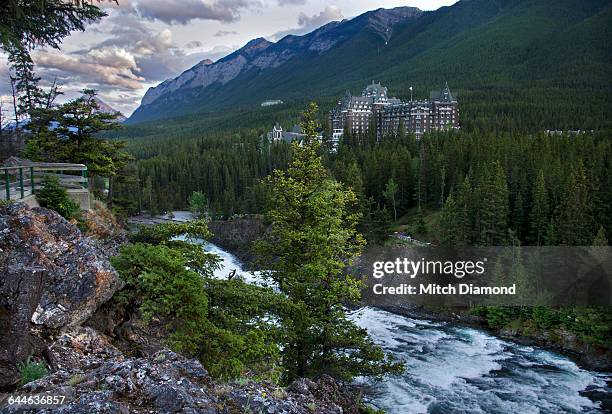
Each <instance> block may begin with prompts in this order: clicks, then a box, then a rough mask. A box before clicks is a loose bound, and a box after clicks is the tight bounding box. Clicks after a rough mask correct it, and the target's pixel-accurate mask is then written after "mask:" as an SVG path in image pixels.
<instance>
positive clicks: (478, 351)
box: [205, 244, 612, 414]
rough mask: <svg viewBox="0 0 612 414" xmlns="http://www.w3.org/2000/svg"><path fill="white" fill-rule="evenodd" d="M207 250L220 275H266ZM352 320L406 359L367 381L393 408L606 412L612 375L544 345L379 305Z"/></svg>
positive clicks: (393, 413) (392, 412)
mask: <svg viewBox="0 0 612 414" xmlns="http://www.w3.org/2000/svg"><path fill="white" fill-rule="evenodd" d="M205 249H206V250H207V251H210V252H212V253H216V254H218V255H219V256H220V257H221V259H222V260H223V262H222V266H221V268H220V269H219V270H217V271H216V272H215V276H216V277H219V278H227V276H228V274H229V273H230V272H231V271H232V270H233V269H236V270H237V273H238V274H242V275H243V277H244V278H245V280H246V281H247V282H249V283H259V282H260V280H259V279H258V276H257V274H256V273H255V274H252V273H248V272H244V271H243V270H242V268H241V265H240V262H239V260H238V259H237V258H236V257H234V256H233V255H232V254H230V253H228V252H227V251H225V250H223V249H221V248H219V247H218V246H215V245H213V244H206V245H205ZM351 319H353V320H354V321H355V322H356V323H357V324H359V325H360V326H361V327H363V328H365V329H367V330H368V332H369V334H370V336H371V337H372V339H373V340H374V341H375V342H376V343H378V344H379V345H380V346H382V347H383V349H385V350H386V351H387V352H390V353H392V354H393V355H394V356H395V357H396V358H397V359H401V360H403V361H405V363H406V369H407V370H406V373H405V374H403V375H399V376H394V377H386V378H384V380H382V381H378V382H376V383H370V384H368V386H367V389H368V399H369V400H370V402H371V403H372V404H374V405H375V406H377V407H379V408H382V409H383V410H385V412H386V413H388V414H411V413H415V414H416V413H445V414H446V413H470V414H471V413H508V414H519V413H520V414H527V413H600V412H606V409H605V408H603V403H602V402H601V401H600V400H607V401H608V404H609V403H610V399H611V398H612V397H611V396H612V391H611V390H610V388H609V387H608V385H607V384H608V383H609V381H610V380H611V379H612V377H611V376H610V375H606V374H601V373H595V372H590V371H586V370H583V369H580V368H579V367H578V366H577V365H576V364H575V363H574V362H572V361H571V360H570V359H568V358H566V357H564V356H562V355H559V354H556V353H553V352H550V351H547V350H544V349H540V348H537V347H531V346H524V345H518V344H515V343H512V342H508V341H503V340H500V339H498V338H496V337H494V336H492V335H489V334H488V333H485V332H483V331H480V330H477V329H472V328H466V327H462V326H457V325H455V324H452V323H446V322H434V321H428V320H423V319H412V318H408V317H405V316H401V315H396V314H392V313H389V312H386V311H384V310H382V309H377V308H370V307H364V308H361V309H358V310H356V311H354V312H352V313H351ZM606 405H607V404H606ZM608 408H609V407H608Z"/></svg>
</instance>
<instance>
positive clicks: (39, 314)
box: [0, 203, 123, 387]
mask: <svg viewBox="0 0 612 414" xmlns="http://www.w3.org/2000/svg"><path fill="white" fill-rule="evenodd" d="M0 275H1V279H0V326H2V336H0V387H7V386H11V385H14V384H15V383H16V382H17V381H18V379H19V373H18V370H17V365H16V364H17V363H18V362H20V361H24V360H25V359H26V358H27V357H28V356H29V355H30V354H32V353H36V352H40V351H41V349H40V347H41V346H43V345H41V344H40V340H39V338H40V336H47V335H52V333H53V332H55V331H56V330H59V329H61V328H65V327H69V326H75V325H78V324H80V323H82V322H84V321H85V320H86V319H87V318H88V317H90V316H91V315H92V314H93V313H94V312H95V310H96V309H97V308H98V306H99V305H100V304H102V303H104V302H105V301H107V300H108V299H110V297H111V296H112V295H113V293H114V292H115V291H116V290H117V289H119V288H121V286H122V285H123V283H122V282H121V280H120V279H119V277H118V275H117V273H116V272H115V270H114V269H113V268H112V267H111V265H110V263H109V261H108V258H107V257H106V256H105V255H104V254H103V253H102V252H101V251H100V250H99V249H98V248H97V247H95V245H94V244H93V243H92V242H91V240H90V239H89V238H87V237H84V236H83V235H82V234H81V232H80V231H79V229H78V228H77V227H76V226H75V225H73V224H71V223H69V222H68V221H66V220H65V219H64V218H63V217H61V216H60V215H59V214H57V213H56V212H54V211H51V210H47V209H43V208H35V209H30V208H29V207H27V206H26V205H25V204H22V203H16V204H8V205H4V206H0ZM34 331H36V332H37V334H36V335H34V334H33V332H34ZM43 348H44V346H43ZM49 358H52V357H49Z"/></svg>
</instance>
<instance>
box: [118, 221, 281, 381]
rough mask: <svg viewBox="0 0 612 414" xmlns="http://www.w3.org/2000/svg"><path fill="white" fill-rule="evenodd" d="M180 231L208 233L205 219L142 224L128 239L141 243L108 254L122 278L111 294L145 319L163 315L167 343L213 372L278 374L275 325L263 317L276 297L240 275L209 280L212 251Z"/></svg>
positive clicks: (219, 375) (224, 374) (227, 376)
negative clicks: (119, 288) (120, 286)
mask: <svg viewBox="0 0 612 414" xmlns="http://www.w3.org/2000/svg"><path fill="white" fill-rule="evenodd" d="M182 233H189V234H191V235H208V234H209V233H208V230H207V228H206V224H205V223H204V222H192V223H184V224H177V223H171V224H162V225H158V226H151V227H147V228H143V229H141V231H140V232H139V233H138V234H137V235H135V236H134V237H133V240H139V242H137V243H134V244H130V245H126V246H124V247H123V248H122V249H121V252H120V254H119V255H118V256H116V257H114V258H112V259H111V260H112V264H113V266H114V267H115V269H116V270H117V271H118V272H119V274H120V276H121V278H122V279H123V280H124V281H125V283H126V284H125V287H124V288H123V290H122V291H121V292H119V293H118V294H116V295H115V300H117V301H119V302H122V303H123V304H125V305H126V307H127V308H131V309H138V310H139V311H140V312H141V314H142V316H143V318H144V319H145V320H146V321H151V320H152V319H153V318H154V317H155V318H156V319H158V320H160V321H162V322H163V323H164V324H165V325H166V328H167V330H168V332H170V334H169V336H168V338H167V342H168V345H169V346H170V347H171V348H172V349H173V350H175V351H177V352H181V353H184V354H187V355H189V356H192V357H197V358H198V359H199V360H200V361H201V362H202V364H203V365H204V366H205V367H206V369H208V371H209V372H210V373H211V375H213V376H215V377H217V378H222V379H230V378H236V377H239V376H241V375H244V374H245V373H246V372H249V373H251V374H254V375H259V376H262V377H265V378H266V379H270V380H276V379H278V376H279V375H278V370H277V367H278V358H279V349H278V346H277V343H278V340H277V338H276V337H275V335H276V328H275V326H274V325H273V324H272V323H271V322H270V321H269V318H267V316H268V313H271V312H273V311H274V306H275V303H276V302H278V300H279V299H278V298H279V296H278V295H277V294H275V293H274V292H273V291H272V290H271V289H265V288H261V287H257V286H250V285H247V284H245V283H244V282H243V281H241V280H237V279H233V280H215V279H213V278H212V276H213V271H214V270H215V268H216V267H217V266H218V257H217V256H216V255H213V254H210V253H206V252H204V251H203V250H202V247H201V246H200V245H195V244H191V243H189V242H187V241H185V240H176V239H174V238H175V237H176V236H177V235H179V234H182ZM143 240H146V241H148V243H144V242H142V241H143ZM150 242H155V243H158V244H151V243H150Z"/></svg>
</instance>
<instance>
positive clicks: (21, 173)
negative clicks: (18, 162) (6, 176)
mask: <svg viewBox="0 0 612 414" xmlns="http://www.w3.org/2000/svg"><path fill="white" fill-rule="evenodd" d="M19 190H20V192H21V198H24V197H25V192H24V188H23V167H19Z"/></svg>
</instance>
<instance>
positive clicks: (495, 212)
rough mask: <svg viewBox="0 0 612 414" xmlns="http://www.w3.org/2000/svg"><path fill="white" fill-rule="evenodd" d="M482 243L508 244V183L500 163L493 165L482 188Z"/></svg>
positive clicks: (490, 244)
mask: <svg viewBox="0 0 612 414" xmlns="http://www.w3.org/2000/svg"><path fill="white" fill-rule="evenodd" d="M481 196H482V207H481V209H480V220H481V234H480V243H481V244H483V245H488V246H501V245H504V244H505V243H506V242H507V234H508V183H507V182H506V174H505V173H504V169H503V168H502V166H501V164H500V163H499V161H495V162H494V163H493V164H492V165H491V169H490V170H489V173H488V175H485V177H484V183H483V185H482V188H481Z"/></svg>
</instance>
